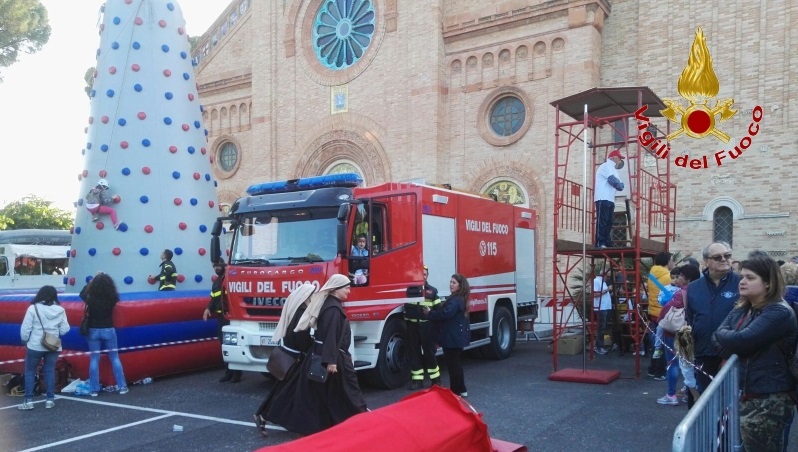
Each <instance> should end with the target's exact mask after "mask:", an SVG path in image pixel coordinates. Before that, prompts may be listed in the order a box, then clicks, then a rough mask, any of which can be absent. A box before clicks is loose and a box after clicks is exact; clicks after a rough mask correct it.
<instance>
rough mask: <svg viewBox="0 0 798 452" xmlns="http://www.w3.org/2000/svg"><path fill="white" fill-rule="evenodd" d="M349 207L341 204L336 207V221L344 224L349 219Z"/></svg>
mask: <svg viewBox="0 0 798 452" xmlns="http://www.w3.org/2000/svg"><path fill="white" fill-rule="evenodd" d="M350 209H351V206H350V205H349V204H341V205H340V206H339V207H338V217H337V218H338V221H341V222H344V221H346V220H347V219H348V218H349V210H350Z"/></svg>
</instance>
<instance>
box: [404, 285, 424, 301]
mask: <svg viewBox="0 0 798 452" xmlns="http://www.w3.org/2000/svg"><path fill="white" fill-rule="evenodd" d="M407 298H424V286H410V287H408V288H407Z"/></svg>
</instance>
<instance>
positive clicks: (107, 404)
mask: <svg viewBox="0 0 798 452" xmlns="http://www.w3.org/2000/svg"><path fill="white" fill-rule="evenodd" d="M547 345H548V344H547V342H534V341H533V342H519V343H518V344H517V345H516V349H515V351H514V353H513V355H512V356H511V357H510V358H508V359H507V360H504V361H489V360H483V359H476V358H473V359H472V358H467V359H465V362H464V367H465V375H466V384H467V386H468V393H469V398H468V400H469V402H470V403H471V404H472V405H474V407H475V408H476V409H477V410H478V411H480V412H481V413H483V415H484V419H485V422H486V423H487V424H488V428H489V432H490V434H491V436H493V437H494V438H498V439H502V440H505V441H510V442H514V443H520V444H525V445H526V446H528V448H529V450H530V451H575V450H590V451H591V452H600V451H646V452H649V451H667V450H671V442H672V438H673V430H674V428H675V427H676V425H677V424H678V423H679V421H680V420H681V419H682V417H683V416H684V415H685V413H686V412H687V408H686V406H684V405H680V406H677V407H673V406H660V405H657V403H656V399H657V398H658V397H660V396H662V395H663V394H664V393H665V382H659V381H654V380H652V379H651V378H648V377H645V374H643V375H644V376H642V377H641V378H639V379H637V378H634V357H633V356H631V355H630V354H627V355H625V356H619V355H618V354H617V352H613V353H611V354H610V355H607V356H599V357H596V359H595V360H593V361H590V360H588V361H587V366H588V368H589V369H615V370H620V371H621V378H620V379H618V380H616V381H614V382H612V383H610V384H609V385H592V384H583V383H564V382H555V381H550V380H548V378H547V377H548V375H549V374H550V373H551V371H552V359H551V358H552V355H551V352H550V351H549V350H548V348H547ZM643 359H646V358H643ZM641 363H642V364H643V366H642V369H643V370H644V371H645V366H647V364H648V361H647V360H646V361H642V360H641ZM559 368H560V369H563V368H578V369H581V368H582V357H581V355H576V356H560V362H559ZM221 374H222V370H221V369H213V370H208V371H202V372H194V373H191V374H184V375H177V376H174V377H169V378H162V379H158V380H156V381H155V382H153V383H152V384H150V385H146V386H131V387H130V388H131V390H130V393H128V394H126V395H119V394H115V393H101V394H100V396H99V397H97V398H91V397H73V396H66V395H65V396H63V397H61V396H58V398H57V400H56V406H55V408H53V409H49V410H48V409H45V408H44V402H43V399H40V398H37V402H38V403H36V408H35V409H34V410H32V411H27V412H22V411H18V410H17V409H16V405H17V404H18V403H20V401H21V399H20V398H19V397H10V396H2V397H0V450H2V451H21V450H53V451H74V450H92V451H117V450H135V451H223V450H231V451H251V450H256V449H258V448H260V447H264V446H268V445H273V444H280V443H284V442H286V441H290V440H292V439H295V438H297V436H296V435H294V434H291V433H287V432H281V431H276V430H274V431H272V434H271V436H270V437H269V438H268V439H264V438H262V437H261V436H260V435H259V434H258V433H257V431H256V430H255V428H254V426H253V424H252V413H253V412H254V411H255V410H256V409H257V407H258V405H259V404H260V402H261V400H262V398H263V397H264V395H265V394H266V392H267V391H268V390H269V388H270V387H271V383H270V381H269V380H267V379H266V378H264V377H263V376H261V375H258V374H254V373H246V374H245V377H244V380H243V381H242V382H241V383H239V384H231V383H224V384H221V383H217V381H216V380H217V379H218V378H219V376H221ZM443 381H444V384H445V383H446V382H447V376H446V374H445V373H444V377H443ZM363 392H364V394H365V397H366V400H367V401H368V403H369V406H370V408H372V409H377V408H379V407H382V406H386V405H389V404H391V403H394V402H397V401H399V400H400V399H401V398H402V397H404V396H406V395H407V394H409V391H407V390H406V389H396V390H392V391H386V390H378V389H373V388H369V387H364V388H363ZM419 415H429V416H430V428H434V424H435V422H437V421H440V422H444V420H443V419H435V414H434V413H419ZM175 425H178V426H182V431H179V432H175V431H173V428H174V426H175ZM796 429H798V428H796ZM796 429H793V434H792V440H791V443H792V444H798V432H796ZM389 438H390V437H389V436H386V439H388V440H389ZM380 449H381V448H380V445H379V444H375V445H374V448H373V450H374V451H379V450H380ZM358 452H359V451H358Z"/></svg>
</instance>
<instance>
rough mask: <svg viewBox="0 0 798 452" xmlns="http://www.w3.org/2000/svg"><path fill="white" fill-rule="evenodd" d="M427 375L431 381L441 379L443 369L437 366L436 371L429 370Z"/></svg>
mask: <svg viewBox="0 0 798 452" xmlns="http://www.w3.org/2000/svg"><path fill="white" fill-rule="evenodd" d="M427 374H428V375H429V378H430V380H431V379H433V378H441V368H440V367H439V366H436V367H435V368H434V369H427Z"/></svg>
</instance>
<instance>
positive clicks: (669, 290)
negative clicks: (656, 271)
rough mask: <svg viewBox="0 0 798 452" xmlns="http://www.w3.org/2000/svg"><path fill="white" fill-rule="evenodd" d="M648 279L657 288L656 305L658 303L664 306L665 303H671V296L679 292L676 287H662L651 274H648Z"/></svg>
mask: <svg viewBox="0 0 798 452" xmlns="http://www.w3.org/2000/svg"><path fill="white" fill-rule="evenodd" d="M648 279H649V280H650V281H651V282H653V283H654V285H655V286H657V287H658V288H659V293H658V294H657V303H659V305H660V306H665V304H666V303H668V302H669V301H671V298H673V294H675V293H676V292H678V291H679V288H678V287H675V286H672V285H670V284H668V285H667V286H663V285H662V283H661V282H659V280H658V279H657V277H656V276H654V275H653V274H651V273H649V274H648Z"/></svg>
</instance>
